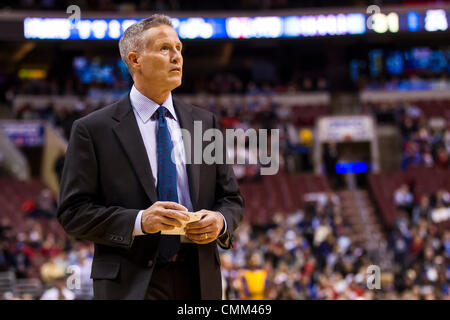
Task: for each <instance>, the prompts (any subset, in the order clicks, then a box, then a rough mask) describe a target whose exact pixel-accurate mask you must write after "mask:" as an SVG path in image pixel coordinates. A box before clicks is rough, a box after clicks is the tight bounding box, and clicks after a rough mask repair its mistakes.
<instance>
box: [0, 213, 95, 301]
mask: <svg viewBox="0 0 450 320" xmlns="http://www.w3.org/2000/svg"><path fill="white" fill-rule="evenodd" d="M53 221H54V222H55V223H56V220H53ZM24 223H25V228H22V230H21V231H17V230H16V228H14V226H13V224H12V223H11V222H10V221H9V219H8V218H3V219H2V220H1V221H0V272H1V274H2V277H4V276H5V275H6V274H8V273H7V272H12V273H13V276H12V278H13V279H16V280H14V281H17V282H18V281H21V280H24V281H27V279H28V280H29V281H30V282H29V283H28V285H27V287H28V290H20V289H19V287H18V286H17V285H12V288H11V289H12V290H7V291H5V292H3V296H2V297H0V299H6V300H30V299H34V300H36V299H42V300H73V299H91V298H92V297H93V292H92V280H91V279H90V272H91V264H92V257H93V245H92V244H87V243H83V242H78V241H74V240H69V239H68V238H67V237H66V236H62V235H61V234H58V233H56V232H54V231H53V228H50V227H49V226H48V224H47V223H45V222H42V221H40V220H39V219H38V220H36V219H33V218H26V219H25V220H24ZM35 279H38V281H37V282H36V281H32V280H35Z"/></svg>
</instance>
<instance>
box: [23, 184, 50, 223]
mask: <svg viewBox="0 0 450 320" xmlns="http://www.w3.org/2000/svg"><path fill="white" fill-rule="evenodd" d="M28 216H29V217H31V218H47V219H53V218H55V217H56V199H55V197H54V196H53V194H52V192H51V191H50V189H43V190H42V191H41V193H40V194H39V197H38V199H37V203H36V208H35V209H33V210H31V211H30V212H29V214H28Z"/></svg>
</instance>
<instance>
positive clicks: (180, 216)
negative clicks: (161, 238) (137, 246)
mask: <svg viewBox="0 0 450 320" xmlns="http://www.w3.org/2000/svg"><path fill="white" fill-rule="evenodd" d="M176 210H179V211H176ZM180 211H186V212H187V211H188V210H187V208H186V207H184V206H182V205H181V204H178V203H176V202H172V201H157V202H155V203H154V204H152V206H151V207H149V208H147V209H146V210H145V211H144V212H142V217H141V227H142V231H143V232H145V233H156V232H160V231H163V230H172V229H173V228H175V227H181V222H180V220H185V221H189V215H187V214H184V213H182V212H180Z"/></svg>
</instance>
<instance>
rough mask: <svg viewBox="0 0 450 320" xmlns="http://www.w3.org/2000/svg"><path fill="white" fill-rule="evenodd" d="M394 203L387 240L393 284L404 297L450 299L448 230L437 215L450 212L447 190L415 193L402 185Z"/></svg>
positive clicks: (449, 241) (395, 194)
mask: <svg viewBox="0 0 450 320" xmlns="http://www.w3.org/2000/svg"><path fill="white" fill-rule="evenodd" d="M394 203H395V205H396V207H397V211H398V212H397V219H396V224H395V228H394V230H393V231H392V232H391V235H390V238H389V243H390V247H391V248H393V250H394V261H395V266H394V275H395V287H396V288H397V290H399V291H401V292H403V297H404V298H405V299H431V300H434V299H450V290H449V283H450V263H449V262H450V229H449V225H448V221H444V222H441V221H439V219H438V216H437V214H439V212H442V211H447V212H449V211H450V193H449V192H448V191H446V190H439V191H438V192H436V193H434V194H420V195H415V196H414V194H413V193H412V192H411V190H410V188H409V186H408V185H407V184H404V185H402V186H400V188H399V189H397V190H396V191H395V193H394ZM447 215H448V213H447Z"/></svg>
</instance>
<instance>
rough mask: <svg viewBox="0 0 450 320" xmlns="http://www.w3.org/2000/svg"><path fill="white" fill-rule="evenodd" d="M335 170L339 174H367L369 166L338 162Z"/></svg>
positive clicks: (358, 163) (363, 163)
mask: <svg viewBox="0 0 450 320" xmlns="http://www.w3.org/2000/svg"><path fill="white" fill-rule="evenodd" d="M335 170H336V172H337V173H363V172H367V170H368V166H367V163H365V162H338V163H336V166H335Z"/></svg>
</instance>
